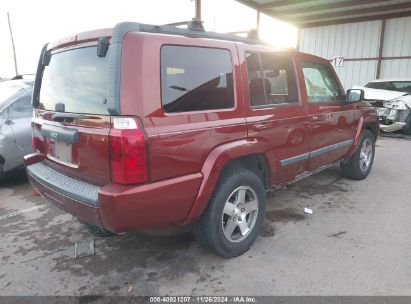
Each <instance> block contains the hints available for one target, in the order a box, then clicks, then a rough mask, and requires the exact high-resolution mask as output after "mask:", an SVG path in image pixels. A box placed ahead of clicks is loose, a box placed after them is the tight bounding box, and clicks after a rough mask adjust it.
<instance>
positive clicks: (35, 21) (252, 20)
mask: <svg viewBox="0 0 411 304" xmlns="http://www.w3.org/2000/svg"><path fill="white" fill-rule="evenodd" d="M194 5H195V4H194V1H193V0H116V1H109V0H99V1H96V0H70V1H62V0H1V6H0V77H3V78H4V77H12V76H14V75H15V71H14V62H13V53H12V46H11V41H10V34H9V28H8V23H7V12H9V13H10V18H11V25H12V30H13V36H14V43H15V47H16V54H17V64H18V73H19V74H33V73H35V69H36V66H37V61H38V56H39V54H40V50H41V48H42V46H43V45H44V44H45V43H47V42H50V41H53V40H57V39H59V38H61V37H66V36H70V35H72V34H75V33H78V32H82V31H88V30H92V29H98V28H107V27H113V26H114V25H115V24H116V23H118V22H122V21H135V22H141V23H149V24H165V23H172V22H180V21H187V20H190V19H191V18H192V17H193V16H194ZM256 19H257V18H256V12H255V11H254V10H253V9H251V8H249V7H247V6H245V5H243V4H240V3H238V2H236V1H234V0H202V20H203V21H204V27H205V29H206V30H207V31H216V32H220V33H224V32H240V31H248V30H250V29H252V28H256ZM260 37H261V38H262V39H263V40H265V41H266V42H268V43H270V44H273V45H276V46H278V47H295V46H296V44H297V29H296V28H295V27H294V26H292V25H289V24H286V23H283V22H280V21H278V20H275V19H273V18H271V17H268V16H266V15H263V14H262V15H261V17H260Z"/></svg>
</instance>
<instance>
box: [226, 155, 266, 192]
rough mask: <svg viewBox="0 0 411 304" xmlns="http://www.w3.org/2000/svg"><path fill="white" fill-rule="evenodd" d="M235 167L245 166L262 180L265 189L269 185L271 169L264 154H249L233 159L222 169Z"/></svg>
mask: <svg viewBox="0 0 411 304" xmlns="http://www.w3.org/2000/svg"><path fill="white" fill-rule="evenodd" d="M236 168H245V169H248V170H250V171H252V172H254V173H255V174H256V175H257V176H258V177H259V178H260V179H261V181H262V182H263V185H264V187H265V189H268V188H269V187H270V186H271V170H270V166H269V164H268V160H267V158H266V157H265V156H264V155H262V154H249V155H245V156H242V157H239V158H236V159H233V160H231V161H230V162H228V163H227V164H226V165H225V166H224V168H223V171H225V170H232V169H236Z"/></svg>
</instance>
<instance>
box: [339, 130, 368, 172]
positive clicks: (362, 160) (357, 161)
mask: <svg viewBox="0 0 411 304" xmlns="http://www.w3.org/2000/svg"><path fill="white" fill-rule="evenodd" d="M374 155H375V137H374V134H373V133H372V132H371V131H370V130H364V132H363V134H362V138H361V142H360V144H359V145H358V147H357V150H356V151H355V153H354V154H353V155H352V156H351V157H350V158H349V159H348V160H346V161H345V162H341V171H342V175H343V176H344V177H346V178H349V179H353V180H362V179H364V178H366V177H367V176H368V174H369V173H370V171H371V167H372V165H373V163H374Z"/></svg>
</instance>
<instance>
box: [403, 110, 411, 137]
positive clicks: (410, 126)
mask: <svg viewBox="0 0 411 304" xmlns="http://www.w3.org/2000/svg"><path fill="white" fill-rule="evenodd" d="M404 122H405V123H406V125H405V126H404V127H403V128H402V129H401V132H402V133H403V134H406V135H411V113H410V114H408V117H407V119H406V120H405V121H404Z"/></svg>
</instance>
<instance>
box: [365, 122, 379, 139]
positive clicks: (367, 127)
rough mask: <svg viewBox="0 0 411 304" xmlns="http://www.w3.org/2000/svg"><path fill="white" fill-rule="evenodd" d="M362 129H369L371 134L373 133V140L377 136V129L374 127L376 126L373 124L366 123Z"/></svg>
mask: <svg viewBox="0 0 411 304" xmlns="http://www.w3.org/2000/svg"><path fill="white" fill-rule="evenodd" d="M364 129H366V130H370V131H371V132H372V134H374V137H375V140H376V139H377V137H378V129H376V127H375V126H374V125H373V124H367V125H365V126H364Z"/></svg>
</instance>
